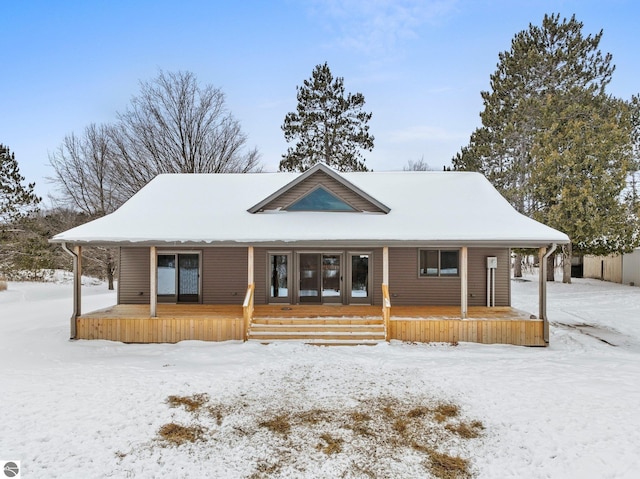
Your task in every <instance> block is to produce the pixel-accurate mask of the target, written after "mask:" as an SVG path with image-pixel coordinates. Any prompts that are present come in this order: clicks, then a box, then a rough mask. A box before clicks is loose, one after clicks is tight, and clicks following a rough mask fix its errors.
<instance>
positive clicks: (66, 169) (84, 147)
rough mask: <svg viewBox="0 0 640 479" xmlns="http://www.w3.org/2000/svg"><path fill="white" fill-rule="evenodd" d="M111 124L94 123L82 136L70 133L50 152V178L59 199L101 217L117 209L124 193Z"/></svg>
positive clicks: (74, 207) (75, 208)
mask: <svg viewBox="0 0 640 479" xmlns="http://www.w3.org/2000/svg"><path fill="white" fill-rule="evenodd" d="M110 129H111V127H109V126H104V125H99V126H98V125H95V124H91V125H89V126H88V127H86V128H85V130H84V132H83V134H82V136H76V135H75V134H73V133H71V134H70V135H67V136H65V137H64V140H63V141H62V144H61V145H60V146H59V147H58V149H57V150H56V151H55V152H54V153H52V154H50V155H49V163H50V165H51V166H52V167H53V170H54V173H55V175H54V176H53V177H52V178H49V179H50V180H51V181H52V182H54V183H55V184H56V185H57V187H58V191H59V193H60V194H59V196H57V197H56V199H57V200H58V201H59V202H61V203H62V204H63V205H64V206H66V207H70V208H73V209H74V210H77V211H80V212H82V213H84V214H85V215H87V216H88V217H89V218H98V217H100V216H104V215H107V214H109V213H111V212H113V211H115V209H116V208H118V206H120V204H122V201H123V196H122V194H121V192H120V191H119V189H118V186H119V184H120V183H119V182H118V181H114V178H113V170H114V168H115V163H116V158H115V156H114V148H113V144H112V143H111V139H110V134H109V130H110Z"/></svg>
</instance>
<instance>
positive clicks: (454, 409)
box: [434, 403, 460, 422]
mask: <svg viewBox="0 0 640 479" xmlns="http://www.w3.org/2000/svg"><path fill="white" fill-rule="evenodd" d="M434 412H435V416H434V418H435V420H436V421H438V422H444V421H446V420H447V419H450V418H452V417H457V416H458V414H460V408H459V407H458V406H456V405H455V404H451V403H440V404H438V405H437V406H436V409H435V411H434Z"/></svg>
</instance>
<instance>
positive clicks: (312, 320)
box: [75, 304, 546, 346]
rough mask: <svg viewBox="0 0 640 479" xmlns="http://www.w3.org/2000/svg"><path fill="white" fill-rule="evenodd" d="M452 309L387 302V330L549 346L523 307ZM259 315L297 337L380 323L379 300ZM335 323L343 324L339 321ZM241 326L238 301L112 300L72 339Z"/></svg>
mask: <svg viewBox="0 0 640 479" xmlns="http://www.w3.org/2000/svg"><path fill="white" fill-rule="evenodd" d="M457 314H459V309H458V308H456V307H453V306H450V307H448V306H444V307H440V306H423V307H421V306H402V307H396V308H394V307H392V308H391V315H390V316H391V317H390V320H389V322H388V331H387V332H388V334H387V337H388V338H389V339H390V340H399V341H410V342H420V343H428V342H440V343H442V342H444V343H452V344H455V343H458V342H474V343H483V344H513V345H522V346H546V343H545V341H544V322H543V321H541V320H539V319H535V318H534V317H532V316H531V315H530V314H528V313H525V312H523V311H519V310H517V309H514V308H510V307H494V308H485V307H470V308H469V315H470V318H469V319H460V318H459V316H458V317H456V315H457ZM261 323H270V324H272V325H273V324H276V325H281V326H279V328H280V329H281V330H283V331H284V330H285V329H286V331H287V332H288V333H289V335H291V334H292V333H295V336H296V338H297V339H298V340H300V341H301V342H304V341H305V337H304V336H305V335H306V336H309V337H308V338H306V339H309V340H310V339H317V338H315V336H314V335H313V334H310V332H312V331H316V332H317V331H318V330H323V331H324V330H331V332H332V333H335V334H336V335H339V336H340V338H342V336H343V335H344V333H348V334H350V335H351V336H358V334H354V332H361V329H362V325H361V324H362V323H364V324H365V325H368V326H370V325H371V324H374V323H375V324H378V323H380V325H381V327H383V328H384V322H383V321H382V309H381V308H380V307H379V306H326V307H318V306H302V305H285V306H282V305H277V306H275V305H257V306H256V309H255V313H254V315H253V318H252V322H251V327H250V328H249V332H250V334H254V335H258V334H259V331H260V328H263V327H264V326H263V325H262V324H261ZM336 324H340V325H342V326H340V327H339V328H336V327H334V326H335V325H336ZM353 324H360V326H358V328H360V329H358V328H355V327H351V326H352V325H353ZM310 325H313V327H312V326H310ZM283 328H285V329H283ZM318 328H320V329H318ZM246 329H247V325H246V323H245V320H244V318H243V313H242V307H241V306H239V305H201V304H198V305H171V304H160V305H158V317H153V318H152V317H149V306H148V305H115V306H112V307H110V308H107V309H104V310H100V311H94V312H91V313H88V314H86V315H82V316H80V317H79V318H77V319H76V331H75V332H76V336H75V339H106V340H110V341H120V342H124V343H177V342H178V341H186V340H199V341H229V340H240V341H242V340H244V339H245V334H246V333H247V331H246ZM272 329H273V328H272ZM276 329H277V328H276ZM334 330H335V331H334ZM352 330H353V331H352ZM338 333H340V334H338ZM279 334H280V333H279ZM280 335H282V334H280ZM382 337H383V338H384V335H383V336H382Z"/></svg>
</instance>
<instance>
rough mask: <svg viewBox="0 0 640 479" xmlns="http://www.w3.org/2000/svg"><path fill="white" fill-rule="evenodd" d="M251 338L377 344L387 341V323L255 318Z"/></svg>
mask: <svg viewBox="0 0 640 479" xmlns="http://www.w3.org/2000/svg"><path fill="white" fill-rule="evenodd" d="M248 339H249V340H250V341H258V342H261V343H269V342H274V341H278V342H280V341H297V342H304V343H307V344H325V345H338V344H344V345H353V344H377V343H379V342H383V341H384V340H385V331H384V322H383V320H382V318H378V317H361V318H343V317H340V318H330V317H329V318H254V320H253V321H252V322H251V326H250V328H249V335H248Z"/></svg>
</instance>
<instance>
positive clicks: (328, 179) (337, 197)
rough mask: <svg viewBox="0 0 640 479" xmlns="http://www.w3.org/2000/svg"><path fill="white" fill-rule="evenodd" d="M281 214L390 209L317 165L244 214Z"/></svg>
mask: <svg viewBox="0 0 640 479" xmlns="http://www.w3.org/2000/svg"><path fill="white" fill-rule="evenodd" d="M362 174H366V173H362ZM353 175H357V174H356V173H353ZM282 210H284V211H343V212H349V211H351V212H356V211H359V212H364V211H366V212H368V213H384V214H386V213H388V212H389V211H390V208H389V207H387V206H385V205H384V204H382V203H381V202H380V201H378V200H376V199H375V198H373V197H372V196H370V195H369V194H367V193H365V192H364V191H362V190H361V189H360V188H358V187H357V186H355V185H354V184H353V183H351V182H349V181H347V180H346V178H344V177H343V176H342V175H340V174H339V173H338V172H337V171H334V170H332V169H331V168H329V167H328V166H326V165H324V164H322V163H318V164H317V165H315V166H313V167H312V168H310V169H308V170H307V171H305V172H304V173H302V174H300V175H299V176H298V177H297V178H296V179H294V180H293V181H290V182H289V183H287V184H286V185H284V186H283V187H282V188H280V189H279V190H278V191H276V192H274V193H272V194H271V195H269V196H268V197H267V198H265V199H263V200H262V201H260V202H259V203H257V204H255V205H253V206H252V207H251V208H249V209H248V210H247V211H248V212H249V213H260V212H266V211H282Z"/></svg>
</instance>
